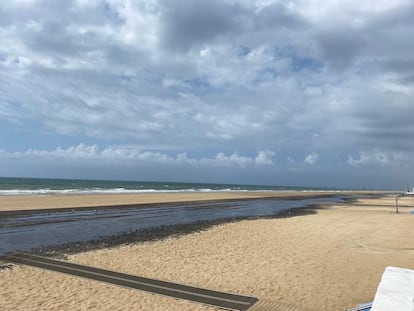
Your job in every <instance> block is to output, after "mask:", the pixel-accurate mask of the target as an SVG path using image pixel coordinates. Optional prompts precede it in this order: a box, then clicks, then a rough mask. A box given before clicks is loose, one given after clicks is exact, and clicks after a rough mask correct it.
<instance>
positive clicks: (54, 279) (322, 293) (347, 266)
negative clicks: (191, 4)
mask: <svg viewBox="0 0 414 311" xmlns="http://www.w3.org/2000/svg"><path fill="white" fill-rule="evenodd" d="M410 210H414V198H408V197H405V198H401V199H400V214H395V198H394V197H393V196H388V197H385V198H381V199H363V200H359V201H357V202H353V203H343V204H341V205H336V206H331V207H329V208H328V207H327V206H323V207H322V208H319V209H318V210H317V213H315V214H308V215H306V216H304V215H302V216H298V217H286V218H278V219H259V220H244V221H240V222H234V223H228V224H220V225H217V226H214V227H212V228H208V229H206V230H203V231H200V232H196V233H192V234H188V235H180V236H178V237H169V238H166V239H162V240H158V241H149V242H143V243H137V244H129V245H123V246H118V247H114V248H105V249H101V250H95V251H90V252H84V253H79V254H74V255H70V256H69V260H71V261H73V262H77V263H81V264H86V265H91V266H97V267H101V268H105V269H110V270H116V271H120V272H124V273H130V274H137V275H142V276H145V277H150V278H156V279H163V280H166V281H172V282H178V283H184V284H188V285H193V286H200V287H205V288H211V289H217V290H222V291H227V292H236V293H240V294H245V295H251V296H255V297H258V298H259V299H265V300H273V301H282V302H285V303H290V304H295V305H298V306H300V307H303V308H306V309H308V310H321V309H328V310H344V309H345V308H347V307H352V306H354V305H356V304H358V303H362V302H366V301H370V300H372V299H373V297H374V294H375V291H376V287H377V285H378V283H379V280H380V278H381V275H382V273H383V271H384V269H385V267H386V266H388V265H393V266H399V267H404V268H409V269H414V234H412V225H413V222H414V215H412V214H409V211H410ZM0 288H2V290H1V291H0V309H4V310H28V309H30V310H132V309H135V310H214V309H213V308H209V307H205V306H202V305H198V304H195V303H191V302H186V301H179V300H175V299H172V298H168V297H160V296H156V295H151V294H147V293H144V292H139V291H134V290H130V289H125V288H120V287H116V286H111V285H107V284H103V283H99V282H93V281H88V280H83V279H79V278H75V277H69V276H66V275H61V274H57V273H53V272H47V271H42V270H38V269H34V268H28V267H15V268H13V269H12V270H10V269H3V270H0Z"/></svg>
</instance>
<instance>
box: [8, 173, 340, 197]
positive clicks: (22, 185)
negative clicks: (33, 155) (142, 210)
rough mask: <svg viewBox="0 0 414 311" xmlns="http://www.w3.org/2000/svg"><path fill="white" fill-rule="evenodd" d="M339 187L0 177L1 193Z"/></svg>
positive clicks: (270, 189)
mask: <svg viewBox="0 0 414 311" xmlns="http://www.w3.org/2000/svg"><path fill="white" fill-rule="evenodd" d="M318 190H319V191H320V190H324V191H339V190H342V189H334V188H309V187H289V186H262V185H238V184H213V183H180V182H139V181H111V180H74V179H41V178H6V177H3V178H0V195H3V196H6V195H8V196H14V195H68V194H134V193H136V194H139V193H157V192H167V193H168V192H228V191H231V192H246V191H318Z"/></svg>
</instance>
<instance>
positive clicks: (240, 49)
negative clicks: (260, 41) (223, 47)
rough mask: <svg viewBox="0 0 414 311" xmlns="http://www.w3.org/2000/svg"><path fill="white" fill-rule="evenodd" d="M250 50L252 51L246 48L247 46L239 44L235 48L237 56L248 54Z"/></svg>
mask: <svg viewBox="0 0 414 311" xmlns="http://www.w3.org/2000/svg"><path fill="white" fill-rule="evenodd" d="M251 51H252V49H250V48H248V47H247V46H243V45H240V46H238V48H237V52H238V54H237V56H246V55H249V53H250V52H251Z"/></svg>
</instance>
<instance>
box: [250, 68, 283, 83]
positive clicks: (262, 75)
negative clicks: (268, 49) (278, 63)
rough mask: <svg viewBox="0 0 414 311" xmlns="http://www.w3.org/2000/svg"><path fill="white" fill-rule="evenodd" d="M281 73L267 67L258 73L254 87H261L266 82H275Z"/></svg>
mask: <svg viewBox="0 0 414 311" xmlns="http://www.w3.org/2000/svg"><path fill="white" fill-rule="evenodd" d="M278 75H279V73H278V72H277V71H276V70H275V69H274V68H272V67H266V68H263V69H261V70H259V72H258V73H257V75H256V77H255V79H253V81H252V84H253V85H259V84H261V83H263V82H266V81H271V80H274V79H276V78H277V77H278Z"/></svg>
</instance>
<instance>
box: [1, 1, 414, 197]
mask: <svg viewBox="0 0 414 311" xmlns="http://www.w3.org/2000/svg"><path fill="white" fill-rule="evenodd" d="M413 38H414V2H413V1H411V0H392V1H391V0H386V1H385V0H375V1H374V0H366V1H362V2H361V1H354V0H331V1H319V0H292V1H281V0H274V1H273V0H209V1H196V0H192V1H190V0H164V1H161V0H136V1H132V0H131V1H130V0H106V1H103V0H91V1H87V0H77V1H74V0H67V1H54V0H14V1H12V0H10V1H1V2H0V133H1V135H0V176H14V177H51V178H87V179H121V180H140V181H145V180H147V181H186V182H215V183H244V184H269V185H290V186H311V187H312V186H318V187H320V186H322V187H323V186H330V187H338V188H341V187H342V188H343V187H346V188H364V189H365V188H378V189H402V190H404V189H405V187H406V184H408V183H410V184H413V183H414V161H413V159H414V53H413V51H414V40H413Z"/></svg>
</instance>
